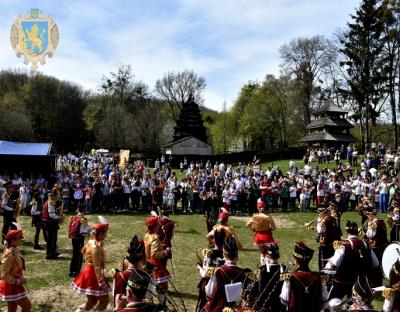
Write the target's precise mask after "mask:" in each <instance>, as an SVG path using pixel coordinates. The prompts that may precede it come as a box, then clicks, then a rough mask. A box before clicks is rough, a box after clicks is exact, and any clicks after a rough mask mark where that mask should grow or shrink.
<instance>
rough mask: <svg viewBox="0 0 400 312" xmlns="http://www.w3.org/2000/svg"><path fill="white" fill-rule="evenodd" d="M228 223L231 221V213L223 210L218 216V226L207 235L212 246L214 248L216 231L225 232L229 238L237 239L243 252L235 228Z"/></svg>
mask: <svg viewBox="0 0 400 312" xmlns="http://www.w3.org/2000/svg"><path fill="white" fill-rule="evenodd" d="M228 221H229V212H228V211H227V210H226V209H225V208H221V212H220V213H219V215H218V219H217V224H216V225H214V226H213V228H212V230H211V231H210V232H208V234H207V237H208V238H209V241H210V246H212V238H213V236H214V231H216V230H223V231H224V232H225V234H226V236H227V237H228V236H230V237H234V238H236V241H237V243H238V246H239V250H241V249H242V248H243V247H242V244H241V243H240V241H239V239H238V237H237V236H236V234H235V231H234V229H233V226H232V225H230V224H229V223H228Z"/></svg>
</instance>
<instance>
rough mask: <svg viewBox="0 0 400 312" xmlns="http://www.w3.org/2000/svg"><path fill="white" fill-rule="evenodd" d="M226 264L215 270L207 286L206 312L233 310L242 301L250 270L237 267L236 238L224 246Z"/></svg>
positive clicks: (232, 238) (229, 239)
mask: <svg viewBox="0 0 400 312" xmlns="http://www.w3.org/2000/svg"><path fill="white" fill-rule="evenodd" d="M223 252H224V259H225V263H224V265H222V266H221V267H219V268H218V269H216V270H214V272H213V275H212V276H211V277H210V280H209V281H208V283H207V285H206V289H205V290H206V295H207V297H208V298H209V301H208V303H207V304H206V306H205V311H208V312H222V311H223V310H225V308H232V307H234V305H235V304H236V301H237V300H238V299H240V293H241V289H242V287H243V282H244V281H245V279H246V277H247V275H248V274H249V273H250V272H251V270H250V269H241V268H240V267H238V266H237V260H238V243H237V241H236V239H235V238H234V237H227V238H226V239H225V241H224V245H223Z"/></svg>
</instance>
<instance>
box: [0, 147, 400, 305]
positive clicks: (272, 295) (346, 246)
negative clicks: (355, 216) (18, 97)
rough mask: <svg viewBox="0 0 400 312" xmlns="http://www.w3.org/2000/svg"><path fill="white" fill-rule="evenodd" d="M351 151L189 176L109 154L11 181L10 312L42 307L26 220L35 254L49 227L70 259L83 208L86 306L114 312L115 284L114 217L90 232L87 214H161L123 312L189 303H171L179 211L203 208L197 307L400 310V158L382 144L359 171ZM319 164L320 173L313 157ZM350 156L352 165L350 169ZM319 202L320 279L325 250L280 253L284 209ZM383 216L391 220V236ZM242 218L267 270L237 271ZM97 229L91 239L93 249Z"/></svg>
mask: <svg viewBox="0 0 400 312" xmlns="http://www.w3.org/2000/svg"><path fill="white" fill-rule="evenodd" d="M343 151H345V153H339V158H340V160H339V161H337V159H336V158H333V160H331V159H330V157H327V155H326V154H324V153H322V151H318V150H316V151H311V150H310V151H308V152H307V153H306V155H305V156H304V159H303V163H302V164H299V163H297V164H296V163H295V162H294V161H290V163H289V169H288V171H287V172H282V170H281V169H280V168H279V167H278V166H275V165H274V164H273V163H270V165H269V166H268V167H267V168H265V170H264V169H263V168H262V167H261V165H260V162H259V160H257V159H254V160H253V161H252V162H250V163H245V162H240V163H239V164H238V165H237V166H236V165H235V166H234V165H233V164H225V163H224V162H218V163H217V162H216V163H214V164H212V163H211V162H210V161H206V162H202V161H196V162H195V161H191V162H188V161H187V159H186V158H184V159H182V161H181V164H180V169H181V172H182V178H180V179H178V176H177V174H176V173H175V172H174V171H173V170H172V169H171V167H170V165H169V164H168V163H167V162H166V159H165V157H164V156H163V157H162V158H161V159H160V160H156V161H155V163H154V167H153V168H148V167H146V166H145V165H144V162H143V161H142V160H137V161H134V162H132V163H126V164H125V166H123V167H120V166H118V165H117V163H116V159H114V158H113V157H112V156H111V155H110V154H103V153H94V154H93V153H87V154H83V155H81V157H79V158H78V157H75V156H74V157H72V156H73V155H72V154H69V155H66V156H59V157H58V158H57V168H56V169H57V170H56V171H54V172H53V173H52V174H51V175H50V176H49V177H43V176H37V177H35V176H33V175H29V176H25V175H24V173H20V174H13V176H12V177H11V176H9V175H8V174H3V175H1V176H0V195H1V198H2V200H1V209H2V211H3V220H4V222H3V231H2V235H3V239H4V240H5V241H7V245H6V249H5V251H4V254H3V260H2V262H3V263H5V262H6V261H14V260H15V265H8V266H4V265H3V267H2V271H3V272H2V281H1V284H0V295H1V296H2V299H3V300H5V301H7V304H8V310H9V311H16V308H17V306H18V305H19V306H21V307H22V310H23V311H30V309H31V307H30V306H31V305H30V301H29V299H27V294H26V292H25V288H24V287H23V286H24V284H26V279H24V278H23V271H24V265H23V263H24V261H23V258H22V256H21V254H20V253H19V251H18V247H19V245H20V241H21V239H22V229H20V227H19V226H18V224H17V223H16V220H17V217H18V216H19V215H20V214H26V215H31V217H32V226H34V228H35V229H36V234H35V239H34V240H35V241H34V248H35V249H42V248H43V247H41V245H40V244H39V239H40V232H41V231H42V232H43V237H44V240H45V241H46V259H48V260H52V259H57V257H59V255H60V253H59V252H58V250H57V232H58V229H59V223H60V220H62V219H63V218H64V216H65V215H66V214H67V213H73V215H72V216H71V217H70V218H69V237H70V238H71V241H72V246H73V255H72V259H71V264H70V276H71V277H73V278H74V281H73V283H72V288H73V289H74V290H76V291H77V292H78V293H80V294H84V295H86V296H87V300H86V302H85V304H84V305H82V306H80V307H79V308H77V310H76V311H78V312H84V311H89V310H91V309H93V308H96V310H97V311H105V310H106V308H107V306H108V293H109V291H110V289H111V287H110V285H109V283H108V281H107V279H106V277H105V274H104V269H105V255H104V248H105V247H104V240H105V239H106V234H107V231H108V222H107V220H105V219H104V218H100V222H99V223H98V224H96V225H95V226H94V227H92V228H89V226H88V224H87V219H86V217H85V215H87V214H94V213H95V214H99V213H103V212H105V213H127V214H129V213H143V214H145V215H150V217H148V218H147V221H146V223H145V224H146V226H147V228H148V232H147V233H146V234H145V235H144V238H143V240H141V239H139V238H138V237H137V236H135V237H134V238H133V239H132V242H131V244H130V246H129V248H128V255H127V257H125V258H124V261H123V262H122V266H121V268H119V269H118V270H116V272H115V275H114V287H113V288H114V300H113V304H114V307H115V309H116V311H157V310H158V311H163V309H164V310H165V309H166V306H173V307H174V309H175V310H178V311H179V309H181V310H182V309H183V310H185V307H184V303H183V301H182V305H181V304H180V303H179V302H178V303H177V302H176V300H174V299H173V298H172V297H171V296H169V287H168V285H169V283H171V276H170V273H169V271H168V269H167V265H168V259H170V258H171V257H172V252H171V239H172V236H173V232H174V231H173V230H174V226H175V223H174V222H173V221H172V220H171V219H170V218H169V216H170V214H176V213H200V214H203V215H204V216H205V217H206V224H207V230H208V234H207V239H208V244H209V246H208V248H206V249H205V250H204V253H203V255H202V256H199V265H198V268H199V272H200V277H201V280H200V283H199V297H198V302H197V306H196V311H198V312H199V311H225V312H226V311H320V310H323V309H325V308H329V302H330V303H331V305H332V301H329V300H331V299H334V298H338V299H340V300H341V299H343V298H344V297H347V298H348V299H351V300H350V301H349V306H350V305H351V306H352V308H353V310H355V311H357V309H358V310H365V309H372V306H371V302H372V300H373V297H374V296H375V295H376V294H378V293H382V294H383V296H384V297H385V304H384V311H398V310H396V309H398V308H399V306H400V302H399V296H400V288H399V282H400V274H399V273H398V272H399V270H400V252H399V258H398V259H397V262H396V261H394V264H393V268H392V269H391V273H390V288H382V287H381V286H382V278H383V276H382V256H383V253H384V251H385V248H386V247H387V245H388V244H389V243H392V242H398V241H399V235H400V212H399V210H400V208H399V203H400V190H399V187H400V184H399V182H398V178H397V172H398V165H399V164H398V160H399V158H398V153H396V151H394V150H392V149H385V148H384V147H383V145H375V144H374V145H371V147H370V150H369V151H368V153H367V154H366V155H365V157H362V158H360V159H359V163H360V169H356V170H354V169H353V166H354V165H355V164H356V163H357V160H356V159H357V157H355V156H354V155H355V153H354V152H355V149H354V147H353V146H349V147H348V148H347V149H343ZM319 152H321V153H319ZM319 155H321V162H319V157H320V156H319ZM324 155H325V156H324ZM335 155H336V153H335ZM356 155H357V154H356ZM314 157H317V160H318V165H317V166H313V163H312V162H311V161H312V160H313V158H314ZM335 157H336V156H335ZM342 158H343V159H342ZM345 159H347V160H348V161H349V162H348V163H347V164H346V165H344V164H343V162H345ZM331 161H336V162H335V167H334V168H333V169H328V168H327V167H319V165H320V164H325V163H329V162H331ZM311 207H315V208H316V209H317V212H318V216H317V217H316V218H315V222H311V223H309V224H306V225H305V227H306V228H307V229H311V230H313V231H315V232H316V234H317V237H318V243H319V252H318V264H319V270H320V272H318V273H315V272H312V271H311V270H310V268H309V263H310V261H311V259H312V257H313V253H314V250H312V249H310V248H309V247H308V246H306V244H305V243H304V242H301V241H299V242H297V243H296V245H295V246H294V251H293V259H294V260H293V261H294V267H289V266H285V265H283V264H280V263H279V256H280V255H279V246H278V244H277V241H276V240H275V239H274V238H273V231H274V230H275V229H276V225H275V222H274V218H273V213H274V212H277V211H282V212H284V213H286V212H287V213H288V212H290V211H309V210H310V209H311ZM346 211H357V212H358V213H359V214H360V216H361V222H360V223H359V224H357V223H355V222H352V221H348V222H347V223H346V228H345V231H342V229H341V226H340V225H341V218H342V217H343V216H345V212H346ZM378 212H381V213H385V214H388V225H389V226H390V227H391V229H390V234H389V233H388V231H387V226H386V224H385V221H384V220H381V219H379V218H378V214H377V213H378ZM235 214H243V215H248V216H249V217H250V218H249V220H248V222H247V223H246V226H247V227H248V228H249V229H250V230H252V231H253V232H254V239H253V243H254V244H255V245H256V246H258V248H259V250H260V268H259V270H258V271H257V272H251V270H249V269H242V268H240V267H238V266H237V260H238V257H239V251H240V250H241V242H240V241H239V240H238V237H237V236H236V234H235V231H234V229H233V227H232V226H231V225H229V223H228V219H229V216H230V215H235ZM344 233H345V234H344ZM89 234H90V235H91V237H92V238H91V239H90V240H89V241H88V242H87V243H86V244H85V237H86V236H87V235H89ZM343 235H346V238H345V239H344V240H343V241H342V238H343ZM278 239H279V238H278ZM10 259H11V260H10ZM13 259H14V260H13ZM19 263H22V265H20V264H19ZM83 263H84V264H85V265H84V268H83V270H82V265H83ZM6 271H7V272H6ZM328 291H329V292H328ZM155 303H157V305H156V304H155ZM239 303H240V304H239ZM182 306H183V307H182ZM183 310H182V311H183Z"/></svg>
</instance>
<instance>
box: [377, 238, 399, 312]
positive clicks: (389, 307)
mask: <svg viewBox="0 0 400 312" xmlns="http://www.w3.org/2000/svg"><path fill="white" fill-rule="evenodd" d="M393 258H394V259H395V261H394V263H393ZM382 266H383V272H384V273H385V276H386V278H388V279H389V283H390V287H389V288H386V287H378V288H377V289H375V291H382V296H383V297H384V298H385V302H384V304H383V307H382V309H383V311H384V312H389V311H394V312H400V244H398V243H394V244H390V245H389V246H388V247H387V248H386V249H385V252H384V253H383V261H382Z"/></svg>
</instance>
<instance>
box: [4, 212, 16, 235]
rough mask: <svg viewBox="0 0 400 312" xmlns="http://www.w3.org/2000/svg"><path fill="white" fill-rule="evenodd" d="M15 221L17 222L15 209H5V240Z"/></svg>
mask: <svg viewBox="0 0 400 312" xmlns="http://www.w3.org/2000/svg"><path fill="white" fill-rule="evenodd" d="M13 222H17V220H15V218H14V211H4V214H3V231H2V233H3V240H4V239H5V238H6V235H7V232H8V230H9V229H10V227H11V226H12V223H13Z"/></svg>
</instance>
